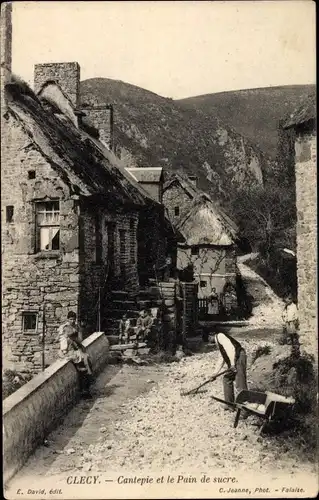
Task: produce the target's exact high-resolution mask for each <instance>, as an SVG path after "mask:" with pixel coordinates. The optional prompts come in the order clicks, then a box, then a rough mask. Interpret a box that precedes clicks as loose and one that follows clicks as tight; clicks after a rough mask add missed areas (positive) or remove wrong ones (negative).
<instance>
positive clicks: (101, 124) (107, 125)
mask: <svg viewBox="0 0 319 500" xmlns="http://www.w3.org/2000/svg"><path fill="white" fill-rule="evenodd" d="M81 109H82V110H83V111H84V112H85V115H86V116H87V118H88V120H89V121H90V122H91V123H92V125H94V127H95V128H96V129H97V130H98V131H99V136H100V141H101V142H103V144H104V145H105V146H107V147H108V148H109V149H110V150H114V124H113V122H114V118H113V106H112V104H102V105H94V104H92V105H91V104H86V105H83V106H82V108H81Z"/></svg>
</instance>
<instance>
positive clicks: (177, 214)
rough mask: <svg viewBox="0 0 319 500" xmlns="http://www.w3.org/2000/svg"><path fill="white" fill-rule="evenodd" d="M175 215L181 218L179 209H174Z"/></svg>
mask: <svg viewBox="0 0 319 500" xmlns="http://www.w3.org/2000/svg"><path fill="white" fill-rule="evenodd" d="M174 214H175V216H176V217H178V216H179V207H174Z"/></svg>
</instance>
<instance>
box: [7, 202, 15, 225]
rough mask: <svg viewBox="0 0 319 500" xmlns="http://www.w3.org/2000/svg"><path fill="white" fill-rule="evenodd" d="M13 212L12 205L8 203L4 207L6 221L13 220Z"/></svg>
mask: <svg viewBox="0 0 319 500" xmlns="http://www.w3.org/2000/svg"><path fill="white" fill-rule="evenodd" d="M13 212H14V208H13V205H8V206H7V207H6V221H7V222H13Z"/></svg>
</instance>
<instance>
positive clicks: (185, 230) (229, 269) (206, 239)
mask: <svg viewBox="0 0 319 500" xmlns="http://www.w3.org/2000/svg"><path fill="white" fill-rule="evenodd" d="M176 229H177V231H178V233H179V234H180V235H181V236H182V238H183V241H180V242H179V243H178V248H177V268H178V269H179V270H182V269H185V268H186V267H187V266H188V265H189V264H191V265H192V266H193V269H194V277H195V280H196V281H197V282H198V285H199V286H198V296H199V297H200V298H204V297H208V296H209V295H210V294H211V292H212V288H216V292H217V294H221V293H222V292H223V290H224V287H225V285H226V283H231V284H234V285H235V282H236V262H237V258H236V240H237V234H238V230H237V231H236V228H234V225H230V224H229V223H228V221H227V220H225V219H224V218H223V216H222V214H221V213H220V212H219V211H218V209H217V208H216V206H215V205H214V203H213V202H212V200H211V199H210V197H209V196H208V195H206V194H201V195H199V196H198V197H197V198H195V199H194V200H193V202H192V204H191V205H190V208H189V210H188V211H187V212H186V213H185V214H184V215H182V216H181V217H180V219H179V220H178V221H176Z"/></svg>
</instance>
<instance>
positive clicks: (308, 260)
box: [283, 95, 318, 356]
mask: <svg viewBox="0 0 319 500" xmlns="http://www.w3.org/2000/svg"><path fill="white" fill-rule="evenodd" d="M283 127H284V129H285V130H287V131H289V136H291V134H293V138H294V145H295V148H294V162H295V178H296V205H297V279H298V307H299V315H300V335H301V340H302V343H303V346H304V347H305V348H306V349H308V350H310V351H311V352H312V353H313V354H315V356H318V354H317V353H318V351H317V346H318V344H317V342H318V334H317V332H318V327H317V279H316V276H317V244H316V241H317V131H316V97H315V95H311V96H309V97H308V98H307V99H306V100H305V101H304V102H303V103H302V104H301V106H300V107H299V108H298V109H297V110H296V111H295V112H294V113H293V114H292V115H291V116H290V117H289V118H288V119H287V120H286V121H285V122H284V124H283Z"/></svg>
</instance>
